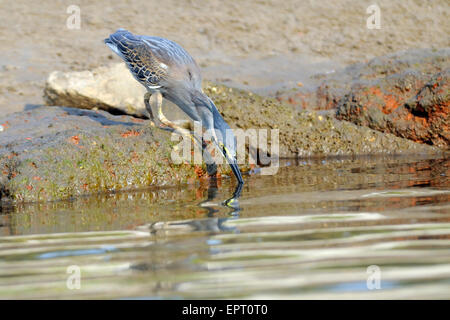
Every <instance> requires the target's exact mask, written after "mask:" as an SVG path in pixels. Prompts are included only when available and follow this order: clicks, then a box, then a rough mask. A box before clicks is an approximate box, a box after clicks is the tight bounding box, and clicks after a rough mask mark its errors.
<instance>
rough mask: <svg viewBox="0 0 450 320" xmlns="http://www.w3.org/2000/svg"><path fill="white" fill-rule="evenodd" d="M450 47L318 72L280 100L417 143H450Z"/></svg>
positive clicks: (424, 50)
mask: <svg viewBox="0 0 450 320" xmlns="http://www.w3.org/2000/svg"><path fill="white" fill-rule="evenodd" d="M449 68H450V49H449V48H445V49H440V50H432V49H415V50H408V51H402V52H398V53H395V54H390V55H386V56H383V57H377V58H374V59H372V60H370V61H369V62H367V63H358V64H354V65H350V66H348V67H346V68H344V69H342V70H340V71H337V72H335V73H331V74H322V75H316V76H314V77H313V79H312V82H313V83H315V87H314V86H313V87H314V89H311V85H310V86H309V87H299V88H295V89H292V90H290V91H284V92H278V93H277V95H276V98H277V99H278V100H279V101H281V102H286V103H287V104H290V105H292V106H294V107H296V108H298V109H312V110H332V111H330V112H336V116H337V118H338V119H344V120H348V121H351V122H354V123H356V124H358V125H364V126H369V127H370V128H373V129H376V130H380V131H383V132H389V133H393V134H395V135H397V136H400V137H404V138H408V139H411V140H413V141H416V142H421V143H427V144H432V145H436V146H439V147H442V148H448V146H449V132H448V126H449V115H448V110H449V103H450V102H449V101H450V97H449V90H448V73H449Z"/></svg>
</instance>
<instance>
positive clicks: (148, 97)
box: [144, 91, 175, 132]
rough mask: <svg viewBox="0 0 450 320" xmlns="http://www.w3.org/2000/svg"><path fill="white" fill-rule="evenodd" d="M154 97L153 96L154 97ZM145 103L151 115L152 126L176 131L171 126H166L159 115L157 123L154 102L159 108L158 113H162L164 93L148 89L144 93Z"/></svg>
mask: <svg viewBox="0 0 450 320" xmlns="http://www.w3.org/2000/svg"><path fill="white" fill-rule="evenodd" d="M158 96H159V97H158ZM152 97H153V99H152ZM144 104H145V109H147V112H148V114H149V116H150V122H151V125H152V126H154V127H158V128H160V129H162V130H166V131H169V132H174V131H175V130H174V129H173V128H171V127H168V126H164V125H163V124H162V123H161V120H160V118H159V117H158V120H159V123H158V124H157V123H156V119H155V116H154V115H153V110H152V104H156V107H157V109H158V114H159V113H161V114H162V109H161V107H162V94H161V92H159V91H157V92H156V93H151V92H150V91H147V92H146V93H145V95H144ZM163 116H164V115H163ZM164 118H165V117H164ZM166 120H167V119H166Z"/></svg>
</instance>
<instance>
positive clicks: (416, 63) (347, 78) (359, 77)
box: [275, 48, 450, 110]
mask: <svg viewBox="0 0 450 320" xmlns="http://www.w3.org/2000/svg"><path fill="white" fill-rule="evenodd" d="M449 67H450V48H445V49H440V50H433V49H412V50H406V51H400V52H396V53H393V54H389V55H386V56H382V57H376V58H374V59H372V60H370V61H368V62H366V63H356V64H352V65H349V66H347V67H345V68H343V69H341V70H337V71H336V72H332V73H327V74H317V75H315V76H313V77H311V79H310V83H308V85H306V86H304V87H301V88H298V87H296V88H292V89H291V90H287V91H279V92H277V93H276V95H275V98H277V99H278V100H279V101H281V102H287V103H289V104H291V105H293V106H295V107H297V108H302V109H310V110H330V109H336V108H337V106H338V104H339V101H340V100H341V99H342V98H343V97H344V96H345V95H346V94H348V93H349V92H350V91H351V89H352V88H353V87H354V86H357V85H360V86H370V85H371V84H372V83H373V82H374V81H376V80H379V79H383V78H385V77H387V76H392V75H395V74H408V73H409V72H416V73H421V74H423V75H424V76H428V77H429V78H431V76H433V75H434V74H436V73H438V72H441V71H443V70H445V69H446V68H449Z"/></svg>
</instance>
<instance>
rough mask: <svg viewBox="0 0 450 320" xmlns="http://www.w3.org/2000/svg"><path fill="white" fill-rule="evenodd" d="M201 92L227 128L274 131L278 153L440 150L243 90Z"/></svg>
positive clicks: (209, 88) (210, 88)
mask: <svg viewBox="0 0 450 320" xmlns="http://www.w3.org/2000/svg"><path fill="white" fill-rule="evenodd" d="M204 90H205V93H206V94H207V95H208V96H209V97H210V98H211V99H212V100H213V101H214V102H215V103H216V105H217V107H218V109H219V111H220V113H221V114H222V115H223V117H224V118H225V120H226V121H227V122H228V123H230V124H231V127H234V128H241V129H252V128H254V129H279V145H280V147H279V148H280V149H279V156H280V157H311V156H337V155H367V154H405V153H439V152H440V151H439V149H438V148H434V147H430V146H427V145H422V144H418V143H415V142H412V141H410V140H407V139H402V138H399V137H396V136H394V135H392V134H385V133H382V132H379V131H376V130H372V129H370V128H367V127H361V126H357V125H355V124H353V123H350V122H347V121H340V120H337V119H335V117H334V116H333V115H330V114H327V113H321V112H315V111H306V110H296V109H295V108H292V107H291V106H289V105H284V104H281V103H280V102H279V101H277V100H276V99H272V98H263V97H261V96H258V95H256V94H253V93H251V92H248V91H243V90H237V89H231V88H228V87H226V86H221V85H213V84H210V83H208V84H206V86H205V88H204Z"/></svg>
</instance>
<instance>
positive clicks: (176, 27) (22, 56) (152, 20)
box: [0, 0, 450, 114]
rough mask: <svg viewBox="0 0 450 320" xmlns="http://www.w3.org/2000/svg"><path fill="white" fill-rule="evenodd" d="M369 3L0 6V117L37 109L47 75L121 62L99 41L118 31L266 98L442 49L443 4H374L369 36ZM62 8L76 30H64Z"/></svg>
mask: <svg viewBox="0 0 450 320" xmlns="http://www.w3.org/2000/svg"><path fill="white" fill-rule="evenodd" d="M373 2H374V1H373V0H370V1H365V0H364V1H351V0H339V1H312V0H311V1H294V0H284V1H268V0H253V1H250V0H246V1H242V0H240V1H221V0H210V1H195V0H190V1H188V0H185V1H182V0H181V1H175V0H165V1H160V0H129V1H124V0H121V1H106V0H99V1H75V0H70V1H29V0H16V1H2V2H0V48H1V50H0V108H1V111H2V114H6V113H10V112H13V111H19V110H22V109H23V108H24V106H25V105H26V104H38V103H42V102H43V100H42V89H43V86H44V83H45V79H46V77H47V76H48V74H49V73H50V72H51V71H53V70H63V71H69V70H83V69H87V68H94V67H97V66H100V65H106V64H109V63H112V62H118V61H120V60H119V58H117V57H116V56H113V54H112V53H111V52H110V50H109V49H108V48H107V47H106V46H105V45H104V44H103V42H102V40H103V39H104V38H105V37H106V36H107V35H109V34H110V33H111V32H113V31H114V30H115V29H117V28H119V27H123V28H126V29H128V30H130V31H132V32H135V33H138V34H147V35H158V36H163V37H167V38H170V39H172V40H175V41H177V42H178V43H180V44H181V45H182V46H184V47H185V48H186V49H187V50H188V51H189V52H190V53H191V54H192V55H193V56H194V57H195V58H196V60H197V62H198V63H199V64H200V66H201V67H202V69H203V70H204V74H205V78H207V79H210V80H215V81H220V82H224V83H228V84H230V85H235V86H241V87H246V88H250V89H254V90H256V91H258V90H259V91H261V92H263V91H266V92H269V91H270V90H271V89H274V88H277V87H279V86H280V84H281V83H283V84H284V85H289V84H294V83H296V82H298V81H307V78H308V77H309V75H311V74H313V73H315V72H327V71H331V70H333V69H335V68H338V67H339V66H342V65H344V64H348V63H352V62H357V61H364V60H367V59H369V58H372V57H374V56H378V55H383V54H387V53H390V52H395V51H399V50H403V49H408V48H424V47H428V48H429V47H432V48H442V47H448V46H450V37H449V34H450V20H449V19H448V17H449V13H450V4H449V2H448V0H434V1H424V0H405V1H392V0H377V1H376V3H377V4H378V5H379V7H380V8H381V29H380V30H369V29H367V27H366V20H367V18H368V17H369V14H367V13H366V8H367V7H368V6H369V5H371V4H372V3H373ZM70 5H78V6H79V8H80V9H81V28H80V29H78V30H70V29H68V28H67V26H66V20H67V18H68V17H69V15H70V14H68V13H67V12H66V11H67V8H68V7H69V6H70Z"/></svg>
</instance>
